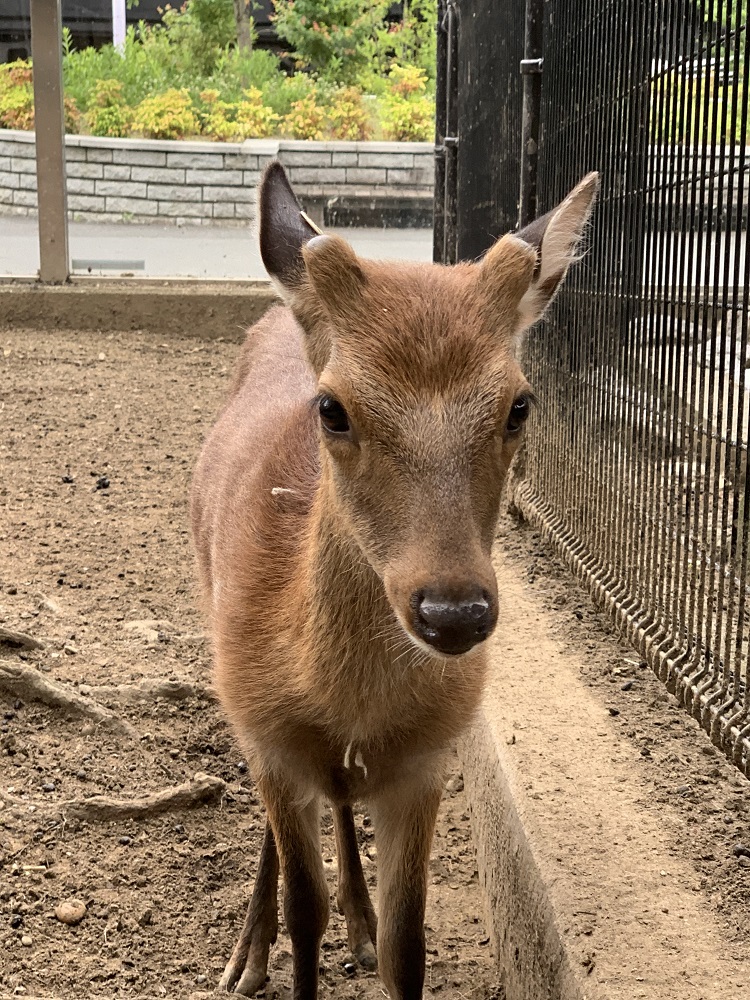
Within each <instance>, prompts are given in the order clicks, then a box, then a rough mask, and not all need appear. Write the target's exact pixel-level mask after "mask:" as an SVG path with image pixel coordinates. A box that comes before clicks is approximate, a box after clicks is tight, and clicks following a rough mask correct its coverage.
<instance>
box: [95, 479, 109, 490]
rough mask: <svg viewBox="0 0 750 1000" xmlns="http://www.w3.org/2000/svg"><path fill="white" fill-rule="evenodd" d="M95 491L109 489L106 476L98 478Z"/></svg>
mask: <svg viewBox="0 0 750 1000" xmlns="http://www.w3.org/2000/svg"><path fill="white" fill-rule="evenodd" d="M96 489H98V490H108V489H109V479H108V478H107V477H106V476H99V478H98V479H97V481H96Z"/></svg>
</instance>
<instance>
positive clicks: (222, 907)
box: [0, 330, 503, 1000]
mask: <svg viewBox="0 0 750 1000" xmlns="http://www.w3.org/2000/svg"><path fill="white" fill-rule="evenodd" d="M236 352H237V347H236V345H235V344H233V343H222V342H218V343H216V342H214V343H211V344H200V343H196V341H195V340H189V339H184V340H181V339H171V340H169V341H168V342H165V341H164V340H163V339H160V338H159V337H158V336H151V335H147V334H143V333H138V332H134V333H128V334H122V335H119V334H109V335H102V334H99V335H97V334H92V333H78V334H75V333H67V332H44V333H40V332H35V331H32V330H15V331H12V332H1V333H0V373H1V376H2V381H1V382H0V511H1V512H2V513H1V514H0V626H4V627H5V628H7V629H11V630H14V631H16V632H23V633H27V634H30V635H32V636H33V637H34V638H36V639H40V640H42V641H43V642H44V648H43V649H25V648H24V647H23V646H19V645H16V644H14V643H12V642H0V662H5V663H11V664H15V665H19V664H26V665H27V666H32V667H33V668H34V669H38V670H39V671H40V672H41V673H42V674H43V676H44V677H45V678H48V679H50V680H53V681H57V682H61V683H64V684H67V685H71V686H73V687H74V688H76V689H77V690H78V691H81V689H82V688H83V691H84V692H85V691H86V690H87V688H86V686H91V687H92V689H94V691H93V694H94V695H95V694H96V692H95V688H96V687H98V686H108V687H110V688H111V687H112V686H116V685H122V684H135V683H137V682H138V681H139V680H141V679H143V678H152V679H153V678H156V679H174V680H186V681H189V682H190V683H191V684H193V685H195V686H196V688H197V691H198V696H195V697H188V698H181V699H178V700H171V699H169V698H153V697H146V698H144V699H143V700H141V701H136V702H128V703H123V702H122V700H121V699H120V697H119V696H118V695H117V693H116V692H114V693H113V692H110V693H109V695H108V696H106V697H104V698H103V699H102V700H103V701H104V704H106V705H108V706H109V707H110V708H112V709H113V710H114V711H115V712H117V713H118V714H119V715H120V716H121V717H122V718H123V719H125V720H126V721H127V722H128V723H130V725H132V726H133V727H134V728H135V730H136V731H137V736H136V738H135V739H129V738H128V737H126V736H123V735H119V734H115V733H113V732H112V731H111V730H107V729H106V728H105V727H103V726H101V725H97V724H96V723H93V722H90V721H87V720H86V719H81V718H69V717H67V716H66V714H65V713H64V712H63V711H60V710H58V709H55V708H50V707H45V706H44V705H41V704H39V703H36V702H31V701H28V702H23V701H21V700H18V699H17V698H14V697H12V696H7V695H2V694H0V997H8V996H23V995H26V996H37V997H55V998H59V1000H63V998H73V997H75V998H81V997H105V996H106V997H131V998H132V997H160V996H170V997H172V996H179V997H194V998H197V997H200V996H207V995H210V993H211V992H212V991H213V990H214V989H215V986H216V983H217V982H218V979H219V976H220V974H221V971H222V969H223V966H224V963H225V961H226V959H227V958H228V956H229V954H230V952H231V949H232V947H233V945H234V941H235V938H236V936H237V934H238V932H239V929H240V927H241V923H242V919H243V916H244V910H245V906H246V903H247V894H248V886H249V885H250V884H251V883H252V880H253V877H254V872H255V864H256V859H257V856H258V852H259V847H260V840H261V835H262V830H263V814H262V809H261V807H260V804H259V802H258V799H257V797H256V795H255V792H254V788H253V783H252V779H251V777H250V775H249V774H248V773H247V768H246V766H245V763H244V761H243V760H242V754H241V752H240V750H239V749H238V746H237V744H236V742H235V739H234V736H233V734H232V733H231V732H230V731H229V729H228V728H227V725H226V724H225V721H224V719H223V717H222V715H221V712H220V710H219V708H218V706H217V704H216V703H215V701H213V700H212V698H211V697H210V651H209V647H208V644H207V641H206V637H205V634H204V622H203V620H202V618H201V616H200V614H199V612H198V611H197V601H196V594H195V588H194V583H193V580H194V576H193V561H192V554H191V551H190V544H189V538H188V530H187V519H186V496H187V488H188V482H189V476H190V471H191V468H192V465H193V462H194V460H195V457H196V454H197V451H198V448H199V446H200V442H201V439H202V436H203V434H204V433H205V431H206V430H207V428H208V426H209V424H210V422H211V420H212V419H213V416H214V414H215V411H216V409H217V407H218V405H219V403H220V401H221V398H222V395H223V392H224V390H225V386H226V380H227V375H228V372H229V371H230V370H231V366H232V363H233V360H234V357H235V355H236ZM196 772H206V773H208V774H210V775H214V776H218V777H220V778H221V779H223V780H224V781H225V782H226V790H225V794H224V795H223V797H222V799H221V803H220V805H219V806H216V805H208V806H201V807H197V808H191V809H183V810H180V811H176V812H171V813H167V814H163V815H155V816H152V817H148V818H146V819H138V820H135V819H130V820H121V821H117V822H91V823H86V822H80V821H76V820H70V819H62V820H61V818H60V816H59V815H56V814H55V810H54V807H55V804H60V803H63V802H65V801H66V800H71V799H81V798H85V797H88V796H92V795H95V794H106V795H109V796H113V797H117V798H132V797H136V796H143V795H146V794H148V793H154V792H158V791H162V790H164V789H166V788H170V787H172V786H174V785H178V784H180V783H182V782H184V781H187V780H188V779H190V778H191V777H192V776H193V775H194V774H195V773H196ZM4 800H5V801H4ZM19 803H20V804H19ZM323 827H324V838H323V845H324V858H325V863H326V866H327V869H328V871H329V874H330V883H331V891H332V901H333V892H334V885H335V860H334V859H335V854H334V848H333V836H332V828H331V823H330V818H329V817H328V816H325V817H324V820H323ZM359 836H360V842H361V845H362V851H363V854H364V857H365V866H366V872H367V876H368V879H369V881H370V883H371V885H372V886H373V887H374V883H375V858H376V848H375V843H374V838H373V831H372V827H371V826H370V824H369V820H368V818H367V817H366V816H360V817H359ZM431 867H432V880H431V881H432V886H431V891H430V901H429V909H428V915H427V924H428V949H429V954H428V969H427V990H426V994H427V995H430V996H443V997H453V998H473V1000H501V998H502V995H503V994H502V991H501V989H500V987H499V986H498V985H497V977H498V973H497V969H496V967H495V963H494V959H493V956H492V955H491V953H490V945H489V940H488V937H487V934H486V930H485V926H484V922H483V916H484V909H483V907H484V904H483V900H482V898H481V895H480V891H479V886H478V878H477V871H476V864H475V857H474V849H473V846H472V842H471V835H470V828H469V815H468V811H467V805H466V802H465V801H464V795H463V791H462V782H461V780H460V775H458V774H457V773H454V775H453V776H452V781H451V782H449V785H448V790H447V791H446V796H445V801H444V803H443V808H442V810H441V814H440V820H439V824H438V829H437V833H436V838H435V845H434V849H433V858H432V866H431ZM70 898H75V899H79V900H81V901H82V902H83V903H85V906H86V915H85V917H84V918H83V920H82V921H81V922H80V923H79V924H78V925H75V926H74V925H68V924H65V923H63V922H61V921H60V920H59V919H57V918H56V916H55V913H54V911H55V908H56V907H57V906H58V905H59V904H60V903H61V902H63V901H65V900H68V899H70ZM345 941H346V935H345V929H344V925H343V919H342V918H341V917H339V915H338V913H337V912H336V911H335V906H333V905H332V918H331V922H330V925H329V929H328V932H327V935H326V940H325V944H324V948H323V952H322V970H323V972H322V983H321V996H322V997H333V996H336V997H337V998H355V997H356V998H364V1000H366V998H375V997H382V996H383V995H384V994H383V991H382V987H381V984H380V982H379V980H378V979H377V976H375V975H371V974H366V973H364V972H362V971H361V970H359V969H357V968H355V967H353V966H352V964H351V957H350V955H349V953H348V949H347V947H346V943H345ZM269 972H270V980H269V983H268V986H267V989H266V991H265V996H266V997H268V998H278V997H286V996H288V995H289V987H290V984H291V955H290V947H289V941H288V938H287V937H286V935H285V934H284V933H283V927H282V933H281V934H280V937H279V941H278V943H277V946H276V948H275V949H274V951H273V954H272V959H271V967H270V970H269Z"/></svg>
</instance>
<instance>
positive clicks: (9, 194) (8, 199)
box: [0, 186, 16, 215]
mask: <svg viewBox="0 0 750 1000" xmlns="http://www.w3.org/2000/svg"><path fill="white" fill-rule="evenodd" d="M15 193H16V192H15V190H14V189H13V188H4V187H2V186H0V205H12V204H13V195H14V194H15ZM7 214H8V213H7V212H3V215H7Z"/></svg>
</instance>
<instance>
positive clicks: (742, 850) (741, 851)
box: [734, 844, 750, 858]
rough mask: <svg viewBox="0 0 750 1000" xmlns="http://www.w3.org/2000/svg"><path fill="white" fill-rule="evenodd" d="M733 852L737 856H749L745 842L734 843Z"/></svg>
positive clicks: (749, 848)
mask: <svg viewBox="0 0 750 1000" xmlns="http://www.w3.org/2000/svg"><path fill="white" fill-rule="evenodd" d="M734 853H735V855H736V856H737V857H738V858H750V847H747V846H746V845H745V844H735V845H734Z"/></svg>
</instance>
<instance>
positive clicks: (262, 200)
mask: <svg viewBox="0 0 750 1000" xmlns="http://www.w3.org/2000/svg"><path fill="white" fill-rule="evenodd" d="M258 202H259V208H260V255H261V257H262V259H263V264H264V265H265V268H266V270H267V271H268V273H269V275H270V276H271V277H272V278H274V279H275V280H276V281H277V282H278V284H279V285H280V286H281V289H282V291H286V292H287V293H289V292H293V291H294V290H295V289H296V288H297V287H298V286H299V285H300V284H301V283H302V280H303V278H304V275H305V265H304V261H303V259H302V248H303V247H304V246H305V244H307V243H308V242H309V241H310V240H311V239H312V238H313V236H317V235H319V230H317V229H315V227H314V226H312V225H311V224H310V223H309V222H308V221H307V220H306V218H305V217H304V216H303V214H302V210H301V208H300V206H299V203H298V202H297V199H296V197H295V195H294V191H292V187H291V185H290V183H289V180H288V179H287V176H286V173H285V171H284V168H283V167H282V165H281V164H280V163H279V161H278V160H274V161H273V162H272V163H270V164H269V165H268V167H267V168H266V171H265V173H264V174H263V178H262V180H261V182H260V188H259V194H258Z"/></svg>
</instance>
